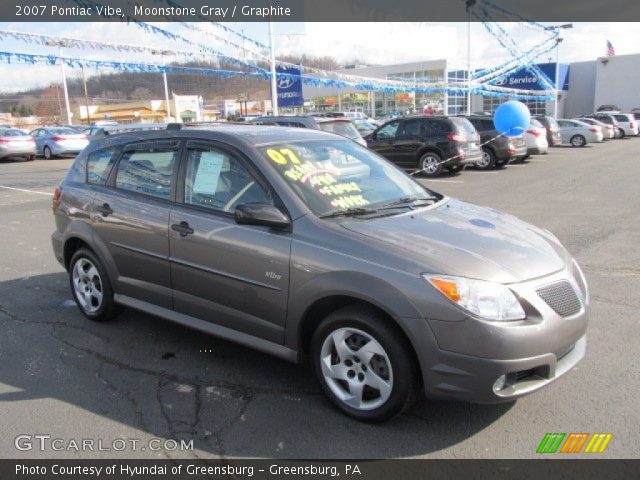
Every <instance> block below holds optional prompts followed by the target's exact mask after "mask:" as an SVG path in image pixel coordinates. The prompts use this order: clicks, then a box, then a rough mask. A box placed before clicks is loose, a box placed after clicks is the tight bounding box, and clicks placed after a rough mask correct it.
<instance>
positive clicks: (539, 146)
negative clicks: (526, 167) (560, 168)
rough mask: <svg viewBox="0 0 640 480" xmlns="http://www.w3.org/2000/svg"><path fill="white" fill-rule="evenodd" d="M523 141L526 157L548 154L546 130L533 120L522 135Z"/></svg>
mask: <svg viewBox="0 0 640 480" xmlns="http://www.w3.org/2000/svg"><path fill="white" fill-rule="evenodd" d="M524 141H525V143H526V144H527V157H529V156H531V155H545V154H547V153H549V142H548V141H547V129H546V128H545V127H544V125H542V124H541V123H540V122H539V121H538V120H536V119H535V118H532V119H531V125H529V128H527V131H526V132H525V134H524Z"/></svg>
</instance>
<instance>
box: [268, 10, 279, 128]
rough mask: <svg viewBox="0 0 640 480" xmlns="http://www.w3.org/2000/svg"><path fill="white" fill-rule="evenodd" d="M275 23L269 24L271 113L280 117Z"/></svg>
mask: <svg viewBox="0 0 640 480" xmlns="http://www.w3.org/2000/svg"><path fill="white" fill-rule="evenodd" d="M273 43H274V42H273V22H269V63H270V64H271V113H272V114H273V116H274V117H276V116H277V115H278V87H277V84H276V53H275V51H274V45H273Z"/></svg>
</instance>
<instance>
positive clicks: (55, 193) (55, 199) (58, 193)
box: [52, 185, 62, 210]
mask: <svg viewBox="0 0 640 480" xmlns="http://www.w3.org/2000/svg"><path fill="white" fill-rule="evenodd" d="M61 197H62V187H61V186H60V185H58V186H57V187H56V189H55V190H54V191H53V205H52V206H53V209H54V210H55V209H56V208H58V205H60V198H61Z"/></svg>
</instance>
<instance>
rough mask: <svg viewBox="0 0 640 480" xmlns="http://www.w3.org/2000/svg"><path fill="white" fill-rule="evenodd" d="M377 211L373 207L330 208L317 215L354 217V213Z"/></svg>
mask: <svg viewBox="0 0 640 480" xmlns="http://www.w3.org/2000/svg"><path fill="white" fill-rule="evenodd" d="M377 211H378V210H376V209H374V208H361V207H355V208H345V209H341V210H330V211H328V212H325V213H322V214H320V215H318V218H334V217H355V216H356V215H367V214H370V213H376V212H377Z"/></svg>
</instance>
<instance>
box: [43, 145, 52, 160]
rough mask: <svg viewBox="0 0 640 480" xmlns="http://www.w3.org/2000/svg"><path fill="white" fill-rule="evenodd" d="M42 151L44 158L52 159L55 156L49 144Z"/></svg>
mask: <svg viewBox="0 0 640 480" xmlns="http://www.w3.org/2000/svg"><path fill="white" fill-rule="evenodd" d="M42 153H43V155H44V158H46V159H47V160H51V159H52V158H53V152H52V151H51V149H50V148H49V147H47V146H45V147H44V149H43V150H42Z"/></svg>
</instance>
